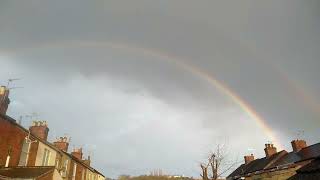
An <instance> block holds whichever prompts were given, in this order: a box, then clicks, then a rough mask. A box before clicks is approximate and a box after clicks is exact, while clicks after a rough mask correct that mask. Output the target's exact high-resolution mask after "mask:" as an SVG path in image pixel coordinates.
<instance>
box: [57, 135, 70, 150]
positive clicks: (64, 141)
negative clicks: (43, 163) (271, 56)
mask: <svg viewBox="0 0 320 180" xmlns="http://www.w3.org/2000/svg"><path fill="white" fill-rule="evenodd" d="M53 144H54V145H55V146H56V147H57V148H58V149H60V150H62V151H65V152H68V147H69V140H68V138H67V137H60V138H57V140H56V141H55V142H53Z"/></svg>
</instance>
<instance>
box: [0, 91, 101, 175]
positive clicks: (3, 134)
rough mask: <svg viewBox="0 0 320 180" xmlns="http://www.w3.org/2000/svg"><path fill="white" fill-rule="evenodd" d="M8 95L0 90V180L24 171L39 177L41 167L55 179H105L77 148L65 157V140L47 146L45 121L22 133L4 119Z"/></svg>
mask: <svg viewBox="0 0 320 180" xmlns="http://www.w3.org/2000/svg"><path fill="white" fill-rule="evenodd" d="M8 95H9V90H7V89H6V88H5V87H3V86H2V87H0V177H1V176H6V174H7V175H12V176H14V174H15V172H27V171H28V168H32V170H34V171H35V172H39V173H40V172H43V171H44V170H45V167H51V168H53V169H54V170H53V171H50V173H51V174H52V177H55V179H59V178H61V179H64V180H104V179H105V177H104V175H103V174H101V173H100V172H99V171H97V170H96V169H94V168H92V167H91V166H90V158H88V159H84V158H83V153H82V149H81V148H80V149H74V150H73V151H72V152H71V153H68V146H69V142H68V139H67V138H66V137H60V138H58V139H57V140H56V141H55V142H53V143H50V142H48V140H47V137H48V133H49V128H48V124H47V122H46V121H34V122H33V123H32V125H31V126H30V127H29V129H26V128H24V127H22V126H21V125H20V124H19V123H17V121H16V120H15V119H13V118H11V117H9V116H7V115H6V111H7V109H8V106H9V103H10V100H9V98H8ZM37 168H38V169H37ZM37 170H38V171H37ZM48 171H49V170H48ZM27 174H28V173H25V175H26V176H27ZM57 176H59V178H56V177H57ZM8 178H10V177H8ZM18 178H19V177H18ZM21 178H22V177H21ZM22 179H23V178H22ZM47 179H48V178H47ZM49 179H50V178H49Z"/></svg>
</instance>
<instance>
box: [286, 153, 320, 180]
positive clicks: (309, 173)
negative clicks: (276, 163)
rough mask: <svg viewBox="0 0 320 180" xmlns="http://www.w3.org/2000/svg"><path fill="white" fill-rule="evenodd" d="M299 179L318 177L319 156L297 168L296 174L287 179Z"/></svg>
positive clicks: (316, 178) (316, 179)
mask: <svg viewBox="0 0 320 180" xmlns="http://www.w3.org/2000/svg"><path fill="white" fill-rule="evenodd" d="M300 179H307V180H308V179H310V180H313V179H314V180H318V179H320V157H318V158H317V159H315V160H313V161H311V162H310V163H309V164H307V165H305V166H303V167H302V168H300V169H298V170H297V174H296V175H294V176H292V177H290V178H289V179H288V180H300Z"/></svg>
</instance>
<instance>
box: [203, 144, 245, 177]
mask: <svg viewBox="0 0 320 180" xmlns="http://www.w3.org/2000/svg"><path fill="white" fill-rule="evenodd" d="M238 163H239V162H237V161H234V162H233V163H231V164H230V163H229V164H228V163H227V161H226V149H225V145H220V144H219V145H217V148H216V150H215V151H214V152H211V153H210V155H209V156H208V159H207V162H206V163H200V167H201V170H202V173H201V174H200V176H201V177H202V179H203V180H217V179H218V178H219V177H221V176H222V175H223V174H224V173H226V172H227V171H229V170H230V169H231V168H232V167H234V166H235V165H237V164H238ZM209 171H210V172H209Z"/></svg>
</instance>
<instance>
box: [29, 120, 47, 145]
mask: <svg viewBox="0 0 320 180" xmlns="http://www.w3.org/2000/svg"><path fill="white" fill-rule="evenodd" d="M44 122H45V121H33V122H32V126H30V128H29V131H30V133H31V134H33V135H35V136H37V137H38V138H40V139H42V140H45V141H47V138H48V133H49V128H48V126H47V123H44Z"/></svg>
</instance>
